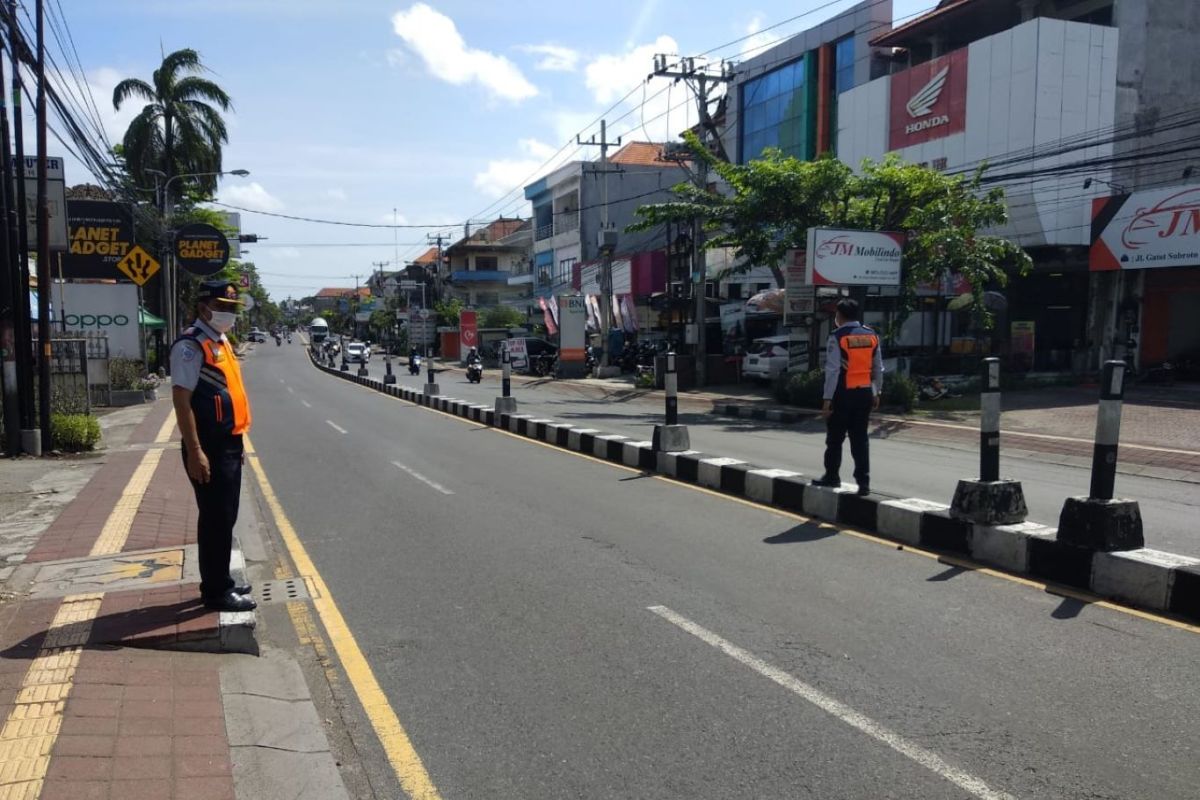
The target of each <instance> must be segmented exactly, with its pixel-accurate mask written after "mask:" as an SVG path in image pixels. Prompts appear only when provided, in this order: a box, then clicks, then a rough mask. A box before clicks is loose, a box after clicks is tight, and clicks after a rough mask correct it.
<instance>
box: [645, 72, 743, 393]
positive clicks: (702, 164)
mask: <svg viewBox="0 0 1200 800" xmlns="http://www.w3.org/2000/svg"><path fill="white" fill-rule="evenodd" d="M712 67H713V65H710V64H705V63H700V64H697V63H696V59H695V58H692V57H690V56H689V57H687V58H681V59H680V60H679V63H678V64H677V65H668V64H667V56H665V55H661V54H660V55H656V56H655V57H654V74H655V75H658V76H661V77H664V78H674V79H675V80H676V81H683V82H684V83H685V84H686V85H687V86H688V88H690V89H691V90H692V92H693V93H695V95H696V105H697V109H698V111H699V119H700V141H701V142H704V143H705V144H706V145H708V144H709V142H710V141H711V139H712V138H715V131H714V126H713V122H712V117H710V116H709V114H708V90H709V87H710V86H711V85H714V84H718V83H728V82H729V81H731V80H733V65H732V64H729V63H728V62H725V61H722V62H720V64H719V65H717V71H716V72H715V73H714V72H713V71H712ZM718 144H719V140H718ZM696 186H697V187H699V188H700V190H701V191H704V190H706V189H707V188H708V162H707V161H705V160H704V159H700V160H699V164H697V169H696ZM692 263H693V264H694V265H695V266H694V272H695V276H694V277H695V283H694V284H693V286H694V289H693V290H694V292H695V302H696V308H695V311H694V312H693V315H694V320H695V323H694V324H695V333H696V385H697V386H704V385H705V384H706V383H707V378H708V369H707V366H708V365H707V364H706V363H705V357H706V356H707V343H706V341H705V339H706V337H705V328H706V326H705V319H706V318H707V317H708V311H707V309H706V308H705V296H704V289H705V286H706V285H707V282H708V276H707V275H706V272H707V262H706V258H705V251H704V224H703V222H702V221H701V220H699V219H697V220H693V222H692Z"/></svg>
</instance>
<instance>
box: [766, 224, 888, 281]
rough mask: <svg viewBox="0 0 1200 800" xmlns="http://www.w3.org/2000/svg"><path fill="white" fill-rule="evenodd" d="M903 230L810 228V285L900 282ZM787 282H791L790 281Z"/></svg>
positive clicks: (808, 258) (806, 273)
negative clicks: (895, 231) (901, 231)
mask: <svg viewBox="0 0 1200 800" xmlns="http://www.w3.org/2000/svg"><path fill="white" fill-rule="evenodd" d="M903 251H904V234H901V233H894V232H890V231H850V230H839V229H836V228H809V229H808V250H807V270H806V272H805V277H806V282H807V284H808V285H809V286H899V285H900V259H901V256H902V254H903ZM789 286H790V282H789Z"/></svg>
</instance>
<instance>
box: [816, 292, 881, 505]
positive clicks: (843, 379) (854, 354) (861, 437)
mask: <svg viewBox="0 0 1200 800" xmlns="http://www.w3.org/2000/svg"><path fill="white" fill-rule="evenodd" d="M834 322H835V324H836V325H837V327H836V329H834V331H833V333H831V334H830V335H829V344H828V345H827V348H826V357H825V393H824V395H823V397H824V403H823V404H822V406H821V416H822V417H824V419H825V426H826V427H825V474H824V475H823V476H821V477H820V478H817V479H815V480H814V481H813V483H814V484H815V485H817V486H841V485H842V481H841V478H839V477H838V471H839V470H840V469H841V467H842V442H843V441H845V439H846V434H849V435H850V455H851V456H852V457H853V458H854V479H855V480H856V481H857V482H858V493H859V494H860V495H868V494H870V493H871V456H870V450H869V447H870V445H869V443H868V439H867V421H868V419H869V418H870V416H871V410H872V409H876V408H879V392H880V390H881V389H882V388H883V356H882V355H881V354H880V352H879V336H877V335H876V333H875V331H873V330H871V329H870V328H868V327H867V326H866V325H863V324H862V323H861V322H859V311H858V301H856V300H851V299H850V298H846V299H844V300H841V301H839V302H838V304H837V311H836V312H835V314H834Z"/></svg>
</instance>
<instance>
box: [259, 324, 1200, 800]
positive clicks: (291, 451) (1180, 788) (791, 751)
mask: <svg viewBox="0 0 1200 800" xmlns="http://www.w3.org/2000/svg"><path fill="white" fill-rule="evenodd" d="M374 366H376V365H373V367H374ZM245 372H246V376H247V381H248V384H249V388H250V394H251V399H252V402H253V404H254V411H255V423H254V431H253V438H254V443H255V446H256V448H257V451H258V453H259V457H260V459H261V463H262V465H263V467H264V468H265V470H266V472H267V474H268V476H269V477H270V480H271V481H272V484H273V486H274V488H275V491H276V493H277V494H278V496H279V499H280V501H281V502H282V504H283V507H284V509H285V510H286V512H287V513H288V515H289V517H290V518H291V520H292V522H293V523H294V525H295V527H296V529H297V532H298V535H299V536H300V538H301V540H302V541H303V542H304V544H305V546H306V547H307V549H308V552H309V553H310V554H311V556H312V557H313V560H314V562H315V564H316V567H317V569H318V570H319V571H320V572H321V574H322V575H323V577H324V579H325V581H326V582H327V584H328V586H329V589H330V591H331V592H332V594H333V596H334V598H335V599H336V602H337V603H338V605H339V606H340V608H341V611H342V613H343V614H344V616H345V618H346V620H347V623H348V624H349V626H350V628H351V630H352V632H353V634H354V635H355V637H356V638H357V639H358V641H359V643H360V644H361V646H362V648H363V650H364V652H365V653H366V656H367V659H368V660H369V662H370V664H371V666H372V667H373V669H374V671H375V674H376V676H377V677H378V679H379V681H380V683H381V685H382V686H383V689H384V691H385V693H386V694H387V697H388V700H389V701H390V702H391V704H392V706H393V708H394V709H395V711H396V713H397V715H398V717H399V719H400V721H401V723H402V725H403V726H404V727H405V729H406V730H407V733H408V735H409V737H411V740H412V742H413V744H414V746H415V748H416V750H417V752H418V753H419V754H420V756H421V757H422V759H423V760H424V762H425V765H426V767H427V768H428V770H429V774H430V776H431V777H432V780H433V782H434V784H435V785H436V786H437V788H438V790H439V791H440V793H441V795H442V796H443V797H445V798H545V799H546V800H551V799H555V800H557V799H559V798H735V797H736V798H870V799H871V800H875V799H876V798H921V799H922V800H935V799H937V798H973V797H981V798H1007V797H1013V798H1114V799H1115V798H1194V797H1196V796H1197V787H1198V786H1200V758H1197V751H1196V747H1197V742H1198V741H1200V688H1198V684H1197V680H1196V675H1197V672H1196V665H1197V663H1200V635H1197V634H1196V633H1194V632H1192V631H1188V630H1183V629H1180V628H1179V627H1175V626H1171V625H1168V624H1165V623H1162V622H1158V621H1154V620H1149V619H1144V618H1141V617H1137V616H1133V615H1129V614H1125V613H1121V612H1119V611H1115V610H1111V609H1105V608H1102V607H1094V606H1088V605H1085V604H1082V603H1080V602H1078V601H1076V600H1071V599H1064V598H1061V597H1057V596H1054V595H1050V594H1048V593H1046V592H1044V591H1042V590H1039V589H1037V588H1034V587H1031V586H1029V585H1026V584H1023V583H1020V582H1017V581H1012V580H1006V579H1001V578H996V577H992V576H988V575H983V574H979V573H976V572H972V571H964V570H960V569H958V568H953V567H949V568H948V567H947V566H946V565H944V564H941V563H938V562H937V561H935V560H933V559H930V558H927V557H925V556H922V555H919V554H914V553H912V552H907V551H905V552H899V551H896V550H895V549H894V548H892V547H888V546H885V545H881V544H879V543H877V542H875V541H870V540H867V539H864V538H860V537H856V536H853V535H847V534H838V533H837V532H836V531H834V530H833V529H831V528H829V527H827V526H826V527H819V526H816V525H813V524H807V523H803V522H802V521H801V520H799V519H797V518H795V517H790V516H787V515H783V514H777V513H774V512H770V511H768V510H765V509H762V508H758V507H754V506H750V505H747V504H745V503H741V502H737V501H735V500H733V499H730V498H725V497H721V496H718V495H714V494H712V493H708V492H704V491H700V490H696V489H693V488H688V487H684V486H682V485H679V484H675V483H672V482H670V481H667V480H663V479H659V478H654V477H648V476H644V475H641V474H639V473H637V472H635V471H632V470H627V469H623V468H620V467H617V466H613V465H609V464H606V463H601V462H598V461H595V460H592V459H588V458H583V457H579V456H576V455H573V454H570V453H566V452H564V451H561V450H557V449H554V448H550V447H546V446H542V445H539V444H536V443H532V442H529V441H528V440H525V439H517V438H515V437H512V436H509V435H506V434H504V433H502V432H498V431H495V430H492V429H486V428H482V427H479V426H475V425H471V424H468V423H465V422H463V421H460V420H457V419H452V418H449V417H447V416H444V415H440V414H437V413H434V412H431V411H427V410H425V409H422V408H418V407H416V406H412V405H409V404H406V403H403V402H401V401H399V400H396V399H393V398H389V397H387V396H385V395H382V394H379V393H376V392H374V391H371V390H367V389H364V388H361V387H358V386H355V385H352V384H349V383H346V382H343V381H340V380H337V379H335V378H332V377H330V376H327V375H324V374H322V373H320V372H318V371H317V370H315V369H313V368H311V367H310V366H309V365H308V362H307V358H306V356H305V355H304V352H303V349H302V347H301V346H300V344H299V343H298V342H297V343H296V344H294V345H292V346H291V347H283V348H275V347H269V348H261V347H260V348H258V350H257V352H254V353H252V354H251V356H250V358H249V363H248V364H247V366H246V370H245ZM444 388H445V389H446V390H447V393H448V394H452V395H455V396H458V397H462V398H470V397H471V396H472V395H470V394H469V393H468V392H466V391H460V387H459V386H458V385H457V384H454V385H452V386H445V387H444ZM484 390H485V391H491V392H493V393H494V388H493V387H487V386H486V385H485V387H484ZM539 413H541V411H540V409H539ZM597 413H599V411H597ZM552 416H555V417H556V418H559V419H562V418H570V417H568V415H564V414H555V415H552ZM575 421H578V419H576V420H575ZM598 427H600V426H598ZM602 427H605V428H606V429H607V428H608V426H607V425H605V426H602ZM616 432H619V431H616ZM753 446H754V445H753V443H747V444H745V445H744V446H743V449H742V451H741V452H729V453H728V454H731V455H741V456H743V457H746V456H747V455H749V451H750V450H751V449H752V448H753ZM713 450H714V451H716V450H717V448H715V447H714V448H713ZM914 452H915V451H914ZM942 457H943V455H942V454H941V453H940V452H939V454H938V458H942ZM751 460H755V461H760V462H761V461H766V462H768V463H769V462H770V461H771V460H770V459H758V458H755V459H751ZM924 469H925V466H924V464H922V463H920V462H916V461H914V462H912V463H910V464H909V465H908V466H907V470H908V471H909V472H912V473H920V472H921V471H923V470H924ZM884 474H887V473H881V478H882V477H883V475H884ZM918 477H919V475H918ZM380 796H399V790H398V788H396V789H395V790H394V791H392V790H383V791H382V792H381V795H380Z"/></svg>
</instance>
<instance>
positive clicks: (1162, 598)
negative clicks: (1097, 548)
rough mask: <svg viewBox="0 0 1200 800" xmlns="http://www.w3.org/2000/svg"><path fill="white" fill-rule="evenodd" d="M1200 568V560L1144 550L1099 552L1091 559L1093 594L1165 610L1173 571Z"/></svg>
mask: <svg viewBox="0 0 1200 800" xmlns="http://www.w3.org/2000/svg"><path fill="white" fill-rule="evenodd" d="M1198 565H1200V558H1191V557H1189V556H1180V555H1176V554H1174V553H1167V552H1164V551H1162V550H1152V549H1150V548H1142V549H1141V550H1123V551H1118V552H1114V553H1097V554H1096V556H1095V558H1093V559H1092V591H1093V592H1095V593H1096V594H1099V595H1103V596H1104V597H1116V598H1120V599H1121V600H1125V601H1127V602H1130V603H1133V604H1134V605H1139V606H1142V607H1143V608H1153V609H1157V610H1164V609H1166V608H1167V605H1168V601H1169V599H1170V591H1171V583H1172V579H1173V578H1174V577H1175V575H1174V571H1175V570H1176V569H1178V568H1180V567H1195V566H1198Z"/></svg>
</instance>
